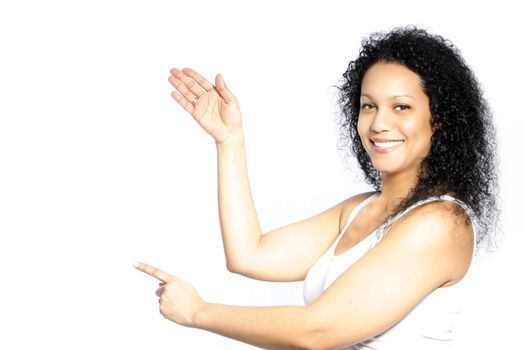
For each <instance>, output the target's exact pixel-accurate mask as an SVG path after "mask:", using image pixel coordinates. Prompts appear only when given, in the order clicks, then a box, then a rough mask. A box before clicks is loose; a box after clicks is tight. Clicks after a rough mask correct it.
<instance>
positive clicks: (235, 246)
mask: <svg viewBox="0 0 525 350" xmlns="http://www.w3.org/2000/svg"><path fill="white" fill-rule="evenodd" d="M169 80H170V82H171V84H172V85H173V86H174V87H175V89H176V91H174V92H173V94H172V95H173V97H174V99H175V100H176V101H177V102H178V103H179V104H180V105H181V106H182V107H183V108H184V109H185V110H186V111H188V113H190V114H191V115H192V116H193V118H194V119H195V120H196V121H197V122H198V124H199V125H200V126H201V127H202V128H203V129H204V130H205V131H206V132H208V133H209V134H210V135H211V136H212V137H213V138H214V140H215V143H216V148H217V166H218V190H219V196H218V199H219V216H220V223H221V231H222V237H223V243H224V252H225V255H226V261H227V266H228V269H229V270H230V271H232V272H236V273H240V274H243V275H245V276H248V277H252V278H256V279H262V280H272V281H292V280H302V279H304V277H305V275H306V272H307V271H308V269H309V267H310V266H311V265H312V264H313V263H314V262H315V260H316V259H317V258H318V257H319V256H320V255H321V254H322V253H323V252H324V251H325V250H326V249H327V248H328V246H329V245H330V243H331V242H332V241H333V240H334V239H335V237H336V236H337V233H338V231H339V221H340V215H341V207H342V204H338V205H336V206H334V207H332V208H330V209H328V210H327V211H325V212H323V213H321V214H319V215H316V216H314V217H312V218H309V219H307V220H304V221H301V222H298V223H295V224H291V225H288V226H285V227H282V228H279V229H277V230H274V231H272V232H270V233H268V234H264V235H263V234H262V232H261V227H260V224H259V220H258V217H257V213H256V210H255V206H254V203H253V199H252V194H251V189H250V184H249V180H248V170H247V164H246V152H245V147H244V135H243V130H242V117H241V112H240V108H239V104H238V101H237V99H236V97H235V96H234V95H233V93H232V92H231V91H230V90H229V89H228V87H227V86H226V84H225V83H224V80H223V78H222V76H221V75H217V77H216V78H215V85H212V84H211V83H210V82H209V81H207V80H206V79H205V78H204V77H202V76H201V75H200V74H199V73H197V72H195V71H194V70H192V69H187V68H185V69H183V70H178V69H173V70H172V71H171V76H170V78H169Z"/></svg>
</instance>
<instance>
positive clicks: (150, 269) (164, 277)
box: [133, 263, 175, 282]
mask: <svg viewBox="0 0 525 350" xmlns="http://www.w3.org/2000/svg"><path fill="white" fill-rule="evenodd" d="M133 266H134V267H135V268H136V269H137V270H139V271H142V272H144V273H146V274H148V275H150V276H152V277H155V278H156V279H158V280H159V281H161V282H170V281H173V280H174V279H175V276H172V275H170V274H169V273H167V272H164V271H162V270H161V269H159V268H156V267H154V266H151V265H148V264H144V263H135V264H134V265H133Z"/></svg>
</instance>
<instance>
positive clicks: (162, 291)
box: [155, 286, 164, 298]
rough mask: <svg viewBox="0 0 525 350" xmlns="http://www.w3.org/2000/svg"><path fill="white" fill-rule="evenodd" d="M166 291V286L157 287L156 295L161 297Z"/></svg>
mask: <svg viewBox="0 0 525 350" xmlns="http://www.w3.org/2000/svg"><path fill="white" fill-rule="evenodd" d="M162 293H164V286H162V287H159V288H157V291H156V292H155V295H157V296H158V297H159V298H160V296H161V295H162Z"/></svg>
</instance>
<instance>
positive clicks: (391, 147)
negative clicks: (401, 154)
mask: <svg viewBox="0 0 525 350" xmlns="http://www.w3.org/2000/svg"><path fill="white" fill-rule="evenodd" d="M370 141H371V143H372V146H373V148H374V151H375V152H377V153H389V152H392V151H393V150H395V149H396V148H398V147H400V146H401V145H403V143H405V140H395V139H380V138H371V139H370ZM376 143H392V145H388V146H383V147H380V146H378V145H377V144H376Z"/></svg>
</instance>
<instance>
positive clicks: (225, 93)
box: [215, 74, 234, 102]
mask: <svg viewBox="0 0 525 350" xmlns="http://www.w3.org/2000/svg"><path fill="white" fill-rule="evenodd" d="M215 88H216V89H217V92H218V93H219V94H220V95H221V97H222V98H223V99H224V100H225V101H226V102H231V101H233V99H234V96H233V94H232V93H231V91H230V89H228V87H227V86H226V83H225V82H224V79H223V77H222V75H221V74H217V76H216V77H215Z"/></svg>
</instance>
